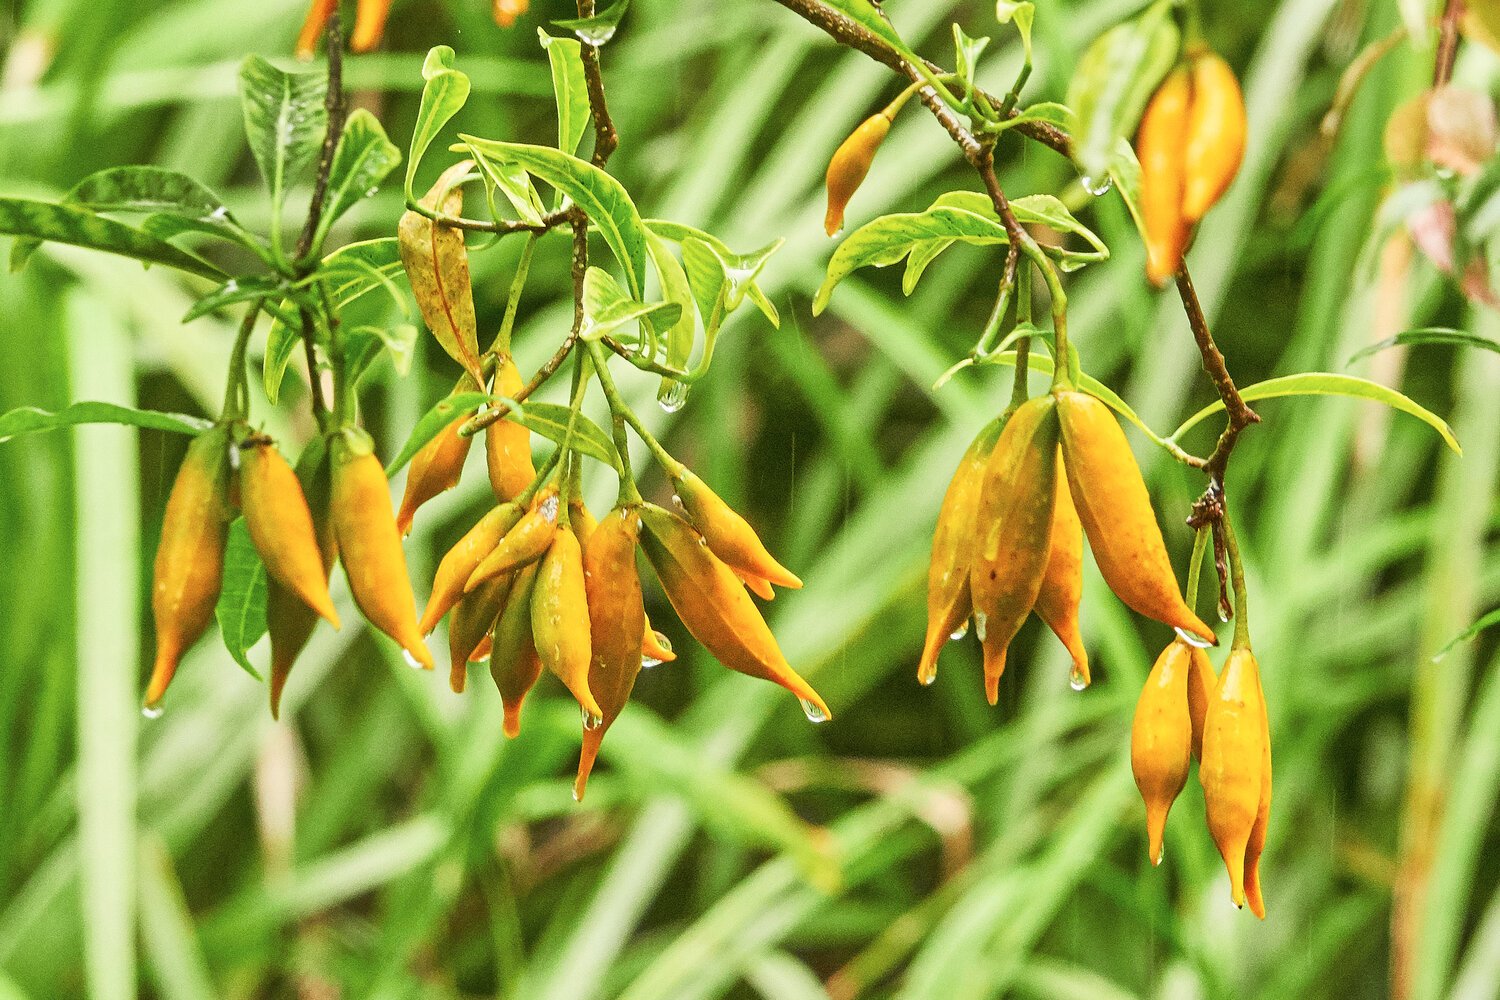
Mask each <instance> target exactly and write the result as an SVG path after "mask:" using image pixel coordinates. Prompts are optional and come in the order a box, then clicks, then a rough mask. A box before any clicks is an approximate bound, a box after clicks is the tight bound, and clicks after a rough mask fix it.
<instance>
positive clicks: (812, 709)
mask: <svg viewBox="0 0 1500 1000" xmlns="http://www.w3.org/2000/svg"><path fill="white" fill-rule="evenodd" d="M797 700H798V701H800V702H801V703H802V714H803V715H805V716H807V721H808V722H827V721H828V713H827V712H824V711H823V709H822V708H821V707H819V705H818V703H817V702H815V701H813V700H812V699H811V698H798V699H797Z"/></svg>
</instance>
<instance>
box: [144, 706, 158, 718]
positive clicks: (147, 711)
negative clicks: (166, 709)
mask: <svg viewBox="0 0 1500 1000" xmlns="http://www.w3.org/2000/svg"><path fill="white" fill-rule="evenodd" d="M161 713H162V707H161V706H160V705H145V706H143V707H142V708H141V714H142V715H144V716H145V717H146V718H148V719H160V718H161Z"/></svg>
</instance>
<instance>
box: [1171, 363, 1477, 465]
mask: <svg viewBox="0 0 1500 1000" xmlns="http://www.w3.org/2000/svg"><path fill="white" fill-rule="evenodd" d="M1240 395H1241V396H1242V397H1243V398H1244V400H1245V402H1247V403H1253V402H1255V401H1256V400H1257V399H1276V398H1279V397H1281V396H1349V397H1352V398H1354V399H1368V400H1372V401H1374V402H1376V403H1384V404H1385V405H1386V406H1389V407H1391V408H1392V409H1395V410H1400V411H1401V412H1402V413H1408V414H1410V415H1412V416H1414V417H1416V418H1417V419H1418V420H1420V421H1422V422H1423V423H1424V424H1426V425H1427V426H1429V427H1431V428H1432V429H1433V430H1435V431H1437V432H1438V435H1439V436H1440V437H1441V438H1442V439H1443V440H1444V441H1445V442H1446V443H1447V445H1448V447H1449V448H1452V449H1453V450H1454V452H1456V453H1457V454H1460V455H1462V454H1463V449H1462V448H1460V447H1459V446H1458V439H1457V438H1455V437H1454V436H1453V429H1452V428H1450V427H1449V426H1448V423H1447V421H1445V420H1443V418H1442V417H1439V416H1438V415H1437V414H1435V413H1433V412H1431V411H1430V410H1428V409H1427V408H1426V407H1423V406H1421V405H1420V404H1418V403H1416V402H1414V401H1412V400H1411V399H1410V398H1408V397H1407V396H1405V395H1404V394H1402V393H1400V392H1397V391H1396V390H1395V389H1391V388H1388V387H1387V386H1383V385H1381V384H1380V383H1379V382H1371V381H1370V380H1369V379H1363V378H1358V377H1356V376H1354V375H1337V374H1334V373H1332V372H1301V373H1299V374H1296V375H1283V376H1282V377H1280V378H1273V379H1267V380H1266V381H1264V382H1257V383H1255V384H1254V385H1252V386H1247V387H1245V388H1243V389H1241V390H1240ZM1223 409H1224V403H1223V402H1222V401H1218V402H1214V403H1212V404H1210V405H1208V406H1205V407H1204V408H1203V409H1201V410H1199V411H1198V412H1197V413H1195V414H1193V415H1192V416H1191V417H1188V418H1187V420H1185V421H1183V423H1182V426H1181V427H1179V428H1177V429H1176V430H1175V431H1173V432H1172V436H1171V440H1173V441H1178V440H1181V438H1182V435H1183V434H1185V433H1187V432H1188V431H1189V430H1191V429H1192V428H1193V427H1195V426H1196V425H1197V424H1198V423H1199V422H1200V421H1202V420H1203V419H1204V418H1205V417H1210V416H1212V415H1214V414H1215V413H1218V412H1220V411H1222V410H1223Z"/></svg>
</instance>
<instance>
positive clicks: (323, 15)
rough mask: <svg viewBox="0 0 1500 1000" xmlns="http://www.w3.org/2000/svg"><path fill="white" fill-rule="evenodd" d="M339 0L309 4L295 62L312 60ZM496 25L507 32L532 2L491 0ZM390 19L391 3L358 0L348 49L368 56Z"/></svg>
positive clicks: (387, 0) (389, 0) (381, 36)
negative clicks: (367, 53)
mask: <svg viewBox="0 0 1500 1000" xmlns="http://www.w3.org/2000/svg"><path fill="white" fill-rule="evenodd" d="M338 5H339V0H312V3H311V5H309V7H308V8H307V17H306V19H304V20H303V22H302V30H301V31H300V32H299V33H298V34H297V58H298V59H311V58H312V57H313V54H314V53H315V52H317V50H318V39H319V38H321V37H322V35H323V31H324V29H325V28H327V26H328V20H329V18H331V17H332V16H333V12H334V11H335V10H336V9H337V8H338ZM491 6H492V13H493V14H494V16H495V23H496V24H498V25H500V27H502V28H509V27H511V26H512V25H514V24H515V23H516V19H517V18H519V17H520V16H521V15H522V14H524V13H526V11H527V10H528V9H529V8H530V7H531V0H493V2H492V5H491ZM390 16H391V0H359V4H358V6H357V7H356V8H355V12H354V30H353V31H352V32H350V34H349V49H350V50H351V51H353V52H371V51H374V49H375V48H376V47H377V46H378V45H379V44H380V40H381V38H383V37H384V36H385V23H386V21H387V20H389V18H390Z"/></svg>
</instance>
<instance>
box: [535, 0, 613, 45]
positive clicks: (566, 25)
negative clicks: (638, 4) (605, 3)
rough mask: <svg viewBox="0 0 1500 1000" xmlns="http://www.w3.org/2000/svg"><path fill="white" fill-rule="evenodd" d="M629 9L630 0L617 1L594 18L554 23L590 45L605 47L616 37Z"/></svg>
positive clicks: (576, 18)
mask: <svg viewBox="0 0 1500 1000" xmlns="http://www.w3.org/2000/svg"><path fill="white" fill-rule="evenodd" d="M629 9H630V0H616V2H615V3H613V4H611V5H610V6H609V7H606V8H605V9H604V10H602V11H600V12H599V13H597V14H595V15H594V16H593V17H574V18H569V19H567V20H565V21H553V22H552V23H553V24H555V25H556V26H557V27H559V28H563V29H564V30H567V31H571V32H573V34H575V35H577V36H578V37H579V38H580V39H581V40H583V41H585V42H587V43H588V44H590V45H603V44H605V43H606V42H608V41H609V40H610V39H611V38H613V37H615V32H616V31H618V30H619V28H620V19H621V18H622V17H624V16H625V11H627V10H629Z"/></svg>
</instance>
